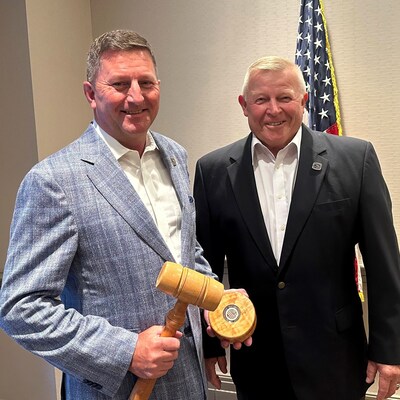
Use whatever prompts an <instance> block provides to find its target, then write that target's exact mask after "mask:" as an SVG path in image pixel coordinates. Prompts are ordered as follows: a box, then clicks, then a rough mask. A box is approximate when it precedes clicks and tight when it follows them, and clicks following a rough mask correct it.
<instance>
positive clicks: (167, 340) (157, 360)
mask: <svg viewBox="0 0 400 400" xmlns="http://www.w3.org/2000/svg"><path fill="white" fill-rule="evenodd" d="M163 328H164V327H163V326H159V325H155V326H151V327H150V328H148V329H146V330H145V331H143V332H141V333H139V337H138V341H137V343H136V349H135V352H134V353H133V357H132V360H131V365H130V367H129V371H130V372H132V373H133V374H134V375H136V376H137V377H139V378H145V379H157V378H159V377H161V376H163V375H165V374H166V373H167V372H168V371H169V370H170V369H171V368H172V366H173V365H174V361H175V360H176V359H177V358H178V350H179V347H180V344H181V343H180V340H179V339H180V338H181V337H182V335H183V334H182V332H180V331H177V332H176V334H175V336H174V337H162V336H160V335H161V332H162V330H163Z"/></svg>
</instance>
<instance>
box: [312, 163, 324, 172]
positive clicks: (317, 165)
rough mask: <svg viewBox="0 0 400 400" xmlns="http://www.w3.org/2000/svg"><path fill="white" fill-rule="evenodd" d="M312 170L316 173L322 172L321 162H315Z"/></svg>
mask: <svg viewBox="0 0 400 400" xmlns="http://www.w3.org/2000/svg"><path fill="white" fill-rule="evenodd" d="M311 168H312V169H313V170H315V171H321V169H322V164H321V163H320V162H313V163H312V166H311Z"/></svg>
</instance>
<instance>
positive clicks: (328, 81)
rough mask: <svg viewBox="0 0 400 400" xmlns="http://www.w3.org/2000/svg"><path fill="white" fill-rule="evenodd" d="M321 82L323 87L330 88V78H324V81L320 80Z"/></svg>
mask: <svg viewBox="0 0 400 400" xmlns="http://www.w3.org/2000/svg"><path fill="white" fill-rule="evenodd" d="M322 82H324V83H325V87H326V86H328V85H329V86H331V78H328V77H326V78H325V79H322Z"/></svg>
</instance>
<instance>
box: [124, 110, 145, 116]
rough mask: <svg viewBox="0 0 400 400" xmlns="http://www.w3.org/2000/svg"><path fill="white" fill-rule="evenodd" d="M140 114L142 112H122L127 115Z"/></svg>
mask: <svg viewBox="0 0 400 400" xmlns="http://www.w3.org/2000/svg"><path fill="white" fill-rule="evenodd" d="M141 112H142V110H139V111H124V113H125V114H128V115H134V114H140V113H141Z"/></svg>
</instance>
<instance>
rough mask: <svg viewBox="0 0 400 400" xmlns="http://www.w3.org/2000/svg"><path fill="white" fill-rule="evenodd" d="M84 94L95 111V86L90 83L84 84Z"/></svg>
mask: <svg viewBox="0 0 400 400" xmlns="http://www.w3.org/2000/svg"><path fill="white" fill-rule="evenodd" d="M83 93H84V94H85V97H86V100H87V101H88V103H89V104H90V107H91V108H92V109H93V110H94V109H95V108H96V99H95V95H94V90H93V86H92V84H91V83H90V82H88V81H85V82H83Z"/></svg>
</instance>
